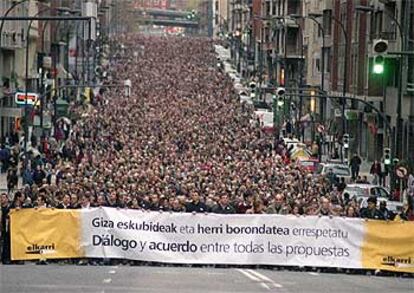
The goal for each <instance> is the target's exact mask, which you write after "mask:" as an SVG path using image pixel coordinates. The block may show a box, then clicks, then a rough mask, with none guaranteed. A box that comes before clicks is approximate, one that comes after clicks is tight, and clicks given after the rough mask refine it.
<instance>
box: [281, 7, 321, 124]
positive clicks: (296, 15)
mask: <svg viewBox="0 0 414 293" xmlns="http://www.w3.org/2000/svg"><path fill="white" fill-rule="evenodd" d="M289 16H290V17H291V18H294V19H300V18H307V19H310V20H312V21H313V22H314V23H316V24H317V26H318V29H319V30H320V31H321V32H322V47H321V67H322V70H321V90H322V91H325V30H324V29H323V26H322V24H321V23H320V22H319V21H317V20H316V17H319V16H320V15H319V14H316V13H310V14H309V15H307V16H306V15H300V14H290V15H289ZM302 46H303V44H302ZM319 112H320V120H321V121H323V120H324V118H325V99H323V98H322V99H321V101H320V102H319Z"/></svg>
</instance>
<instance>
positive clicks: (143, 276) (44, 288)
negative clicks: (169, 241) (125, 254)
mask: <svg viewBox="0 0 414 293" xmlns="http://www.w3.org/2000/svg"><path fill="white" fill-rule="evenodd" d="M0 280H1V283H0V292H1V293H12V292H30V293H37V292H42V293H46V292H61V293H64V292H87V293H91V292H98V293H103V292H121V293H125V292H159V293H163V292H183V293H186V292H191V293H193V292H317V293H321V292H335V293H337V292H363V293H369V292H375V293H378V292H387V293H394V292H411V293H412V292H414V279H409V278H399V277H375V276H365V275H364V276H362V275H346V274H328V273H314V272H291V271H273V270H262V269H260V270H253V269H236V268H229V269H218V268H187V267H128V266H100V267H92V266H72V265H48V266H36V265H32V264H29V265H25V266H0Z"/></svg>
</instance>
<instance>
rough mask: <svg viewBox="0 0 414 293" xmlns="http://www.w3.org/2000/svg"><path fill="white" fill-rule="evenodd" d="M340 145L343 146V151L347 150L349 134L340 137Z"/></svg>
mask: <svg viewBox="0 0 414 293" xmlns="http://www.w3.org/2000/svg"><path fill="white" fill-rule="evenodd" d="M342 144H343V146H344V148H345V149H348V148H349V134H348V133H345V134H344V135H343V137H342Z"/></svg>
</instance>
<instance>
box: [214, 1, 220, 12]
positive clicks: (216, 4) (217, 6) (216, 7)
mask: <svg viewBox="0 0 414 293" xmlns="http://www.w3.org/2000/svg"><path fill="white" fill-rule="evenodd" d="M214 4H215V8H214V9H215V10H216V11H219V2H218V1H216V2H215V3H214Z"/></svg>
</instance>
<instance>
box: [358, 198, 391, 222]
mask: <svg viewBox="0 0 414 293" xmlns="http://www.w3.org/2000/svg"><path fill="white" fill-rule="evenodd" d="M367 202H368V207H366V208H363V209H362V210H361V218H364V219H372V220H385V217H384V214H383V213H382V212H381V211H380V210H379V209H377V198H376V197H375V196H370V197H369V198H368V200H367Z"/></svg>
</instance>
